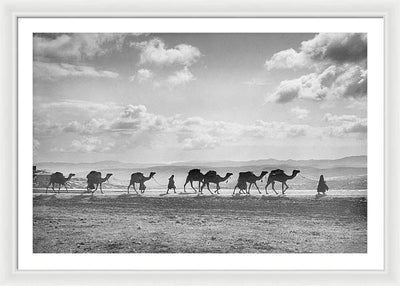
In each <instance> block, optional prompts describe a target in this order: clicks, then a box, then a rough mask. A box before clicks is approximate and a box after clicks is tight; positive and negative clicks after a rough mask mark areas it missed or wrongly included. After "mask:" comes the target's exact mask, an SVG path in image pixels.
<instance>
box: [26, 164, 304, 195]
mask: <svg viewBox="0 0 400 286" xmlns="http://www.w3.org/2000/svg"><path fill="white" fill-rule="evenodd" d="M298 173H300V171H299V170H293V171H292V174H291V175H287V174H285V172H284V171H283V170H281V169H275V170H272V171H271V172H270V173H269V175H268V178H267V184H266V185H265V194H267V195H268V194H269V193H268V186H269V185H271V188H272V190H273V191H274V192H275V194H276V195H278V192H277V191H276V190H275V183H276V182H278V183H281V184H282V195H284V194H285V192H286V191H287V189H288V188H289V186H288V185H287V183H286V182H287V181H288V180H291V179H293V178H295V177H296V175H297V174H298ZM267 174H268V172H267V171H262V172H261V173H260V175H258V176H257V175H255V174H254V173H253V172H251V171H247V172H240V173H239V176H238V180H237V184H236V185H235V187H234V189H233V193H232V195H233V196H234V195H235V194H236V195H241V194H244V195H250V190H251V187H252V186H254V187H255V188H256V189H257V191H258V193H259V194H261V191H260V188H259V187H258V185H257V182H258V181H261V182H262V180H263V178H264V177H265V176H266V175H267ZM112 175H113V174H111V173H108V174H107V175H106V176H105V177H102V174H101V172H97V171H91V172H90V173H89V174H88V175H87V176H86V179H87V187H86V192H91V193H92V194H94V193H95V192H96V191H97V190H98V189H99V188H100V192H101V193H102V194H103V188H102V184H103V183H105V182H108V179H109V178H110V177H111V176H112ZM155 175H156V173H155V172H150V174H149V175H148V176H145V175H144V174H143V173H141V172H136V173H133V174H132V175H131V178H130V181H129V185H128V188H127V192H128V194H129V190H130V188H131V187H132V188H133V190H134V191H135V193H136V194H137V195H140V194H143V193H144V192H145V190H146V185H145V182H147V181H149V180H150V179H153V180H155V179H154V176H155ZM73 176H75V174H72V173H71V174H69V176H68V177H64V175H63V174H62V173H60V172H56V173H53V174H51V176H50V181H49V184H48V186H47V188H46V193H47V190H48V188H49V187H50V186H51V187H52V190H53V192H55V190H54V186H55V185H56V184H58V186H59V187H58V192H60V188H61V186H64V187H65V189H66V191H67V192H68V188H67V186H66V184H67V183H68V181H70V180H71V178H72V177H73ZM231 176H233V173H226V174H225V176H221V175H219V174H217V172H216V171H214V170H210V171H208V172H207V173H205V174H203V173H202V172H201V170H200V169H192V170H190V171H189V172H188V175H187V177H186V181H185V183H184V185H183V194H188V192H187V191H186V185H187V184H188V183H190V186H191V188H192V189H193V190H194V192H195V193H196V194H199V195H200V194H203V190H204V188H207V190H208V191H209V192H210V194H212V195H214V194H220V189H221V187H220V183H223V182H227V181H228V180H229V178H230V177H231ZM34 178H35V174H34ZM156 182H157V181H156ZM194 182H195V183H197V184H198V188H197V189H196V188H195V187H194V186H193V183H194ZM157 183H158V182H157ZM137 184H138V185H139V191H140V193H139V192H138V190H137V189H136V185H137ZM210 184H213V185H215V188H216V189H215V190H214V191H212V190H211V189H210ZM166 188H167V193H166V194H168V193H169V190H171V189H172V190H174V193H176V186H175V181H174V175H171V177H169V179H168V186H167V187H166ZM236 189H238V192H236Z"/></svg>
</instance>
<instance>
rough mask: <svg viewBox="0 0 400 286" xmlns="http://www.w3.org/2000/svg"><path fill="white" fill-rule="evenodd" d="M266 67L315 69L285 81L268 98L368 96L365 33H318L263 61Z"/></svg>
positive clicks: (284, 101) (322, 98)
mask: <svg viewBox="0 0 400 286" xmlns="http://www.w3.org/2000/svg"><path fill="white" fill-rule="evenodd" d="M265 66H266V68H267V69H268V70H274V69H296V68H305V69H314V70H315V72H312V73H309V74H305V75H303V76H301V77H299V78H295V79H290V80H284V81H282V82H281V83H280V84H279V86H278V87H277V88H276V89H275V91H273V92H272V94H270V95H269V96H268V98H267V101H268V102H277V103H287V102H290V101H292V100H295V99H297V98H300V99H312V100H324V99H332V98H348V99H361V98H363V97H366V96H367V81H368V79H367V77H368V75H367V34H359V33H358V34H357V33H356V34H354V33H321V34H318V35H316V36H315V37H314V38H313V39H311V40H308V41H304V42H302V43H301V45H300V48H299V51H296V50H294V49H288V50H283V51H280V52H277V53H275V54H274V55H273V56H272V57H271V58H270V59H268V60H267V61H266V62H265Z"/></svg>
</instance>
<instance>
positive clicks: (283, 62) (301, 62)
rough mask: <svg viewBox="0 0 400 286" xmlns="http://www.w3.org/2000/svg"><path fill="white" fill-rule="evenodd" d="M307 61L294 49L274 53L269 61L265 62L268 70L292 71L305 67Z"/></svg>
mask: <svg viewBox="0 0 400 286" xmlns="http://www.w3.org/2000/svg"><path fill="white" fill-rule="evenodd" d="M307 62H308V60H307V58H306V57H305V56H304V55H303V54H301V53H298V52H296V51H295V50H294V49H287V50H283V51H280V52H277V53H275V54H274V55H273V56H272V57H271V58H270V59H269V60H267V61H266V62H265V66H266V68H267V69H268V70H272V69H292V68H301V67H305V66H306V64H307Z"/></svg>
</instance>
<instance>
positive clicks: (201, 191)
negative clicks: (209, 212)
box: [199, 181, 203, 193]
mask: <svg viewBox="0 0 400 286" xmlns="http://www.w3.org/2000/svg"><path fill="white" fill-rule="evenodd" d="M200 184H201V181H199V192H200ZM200 193H203V191H201V192H200Z"/></svg>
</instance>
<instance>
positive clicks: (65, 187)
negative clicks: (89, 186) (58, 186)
mask: <svg viewBox="0 0 400 286" xmlns="http://www.w3.org/2000/svg"><path fill="white" fill-rule="evenodd" d="M64 187H65V190H66V191H67V193H68V188H67V185H64Z"/></svg>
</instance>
